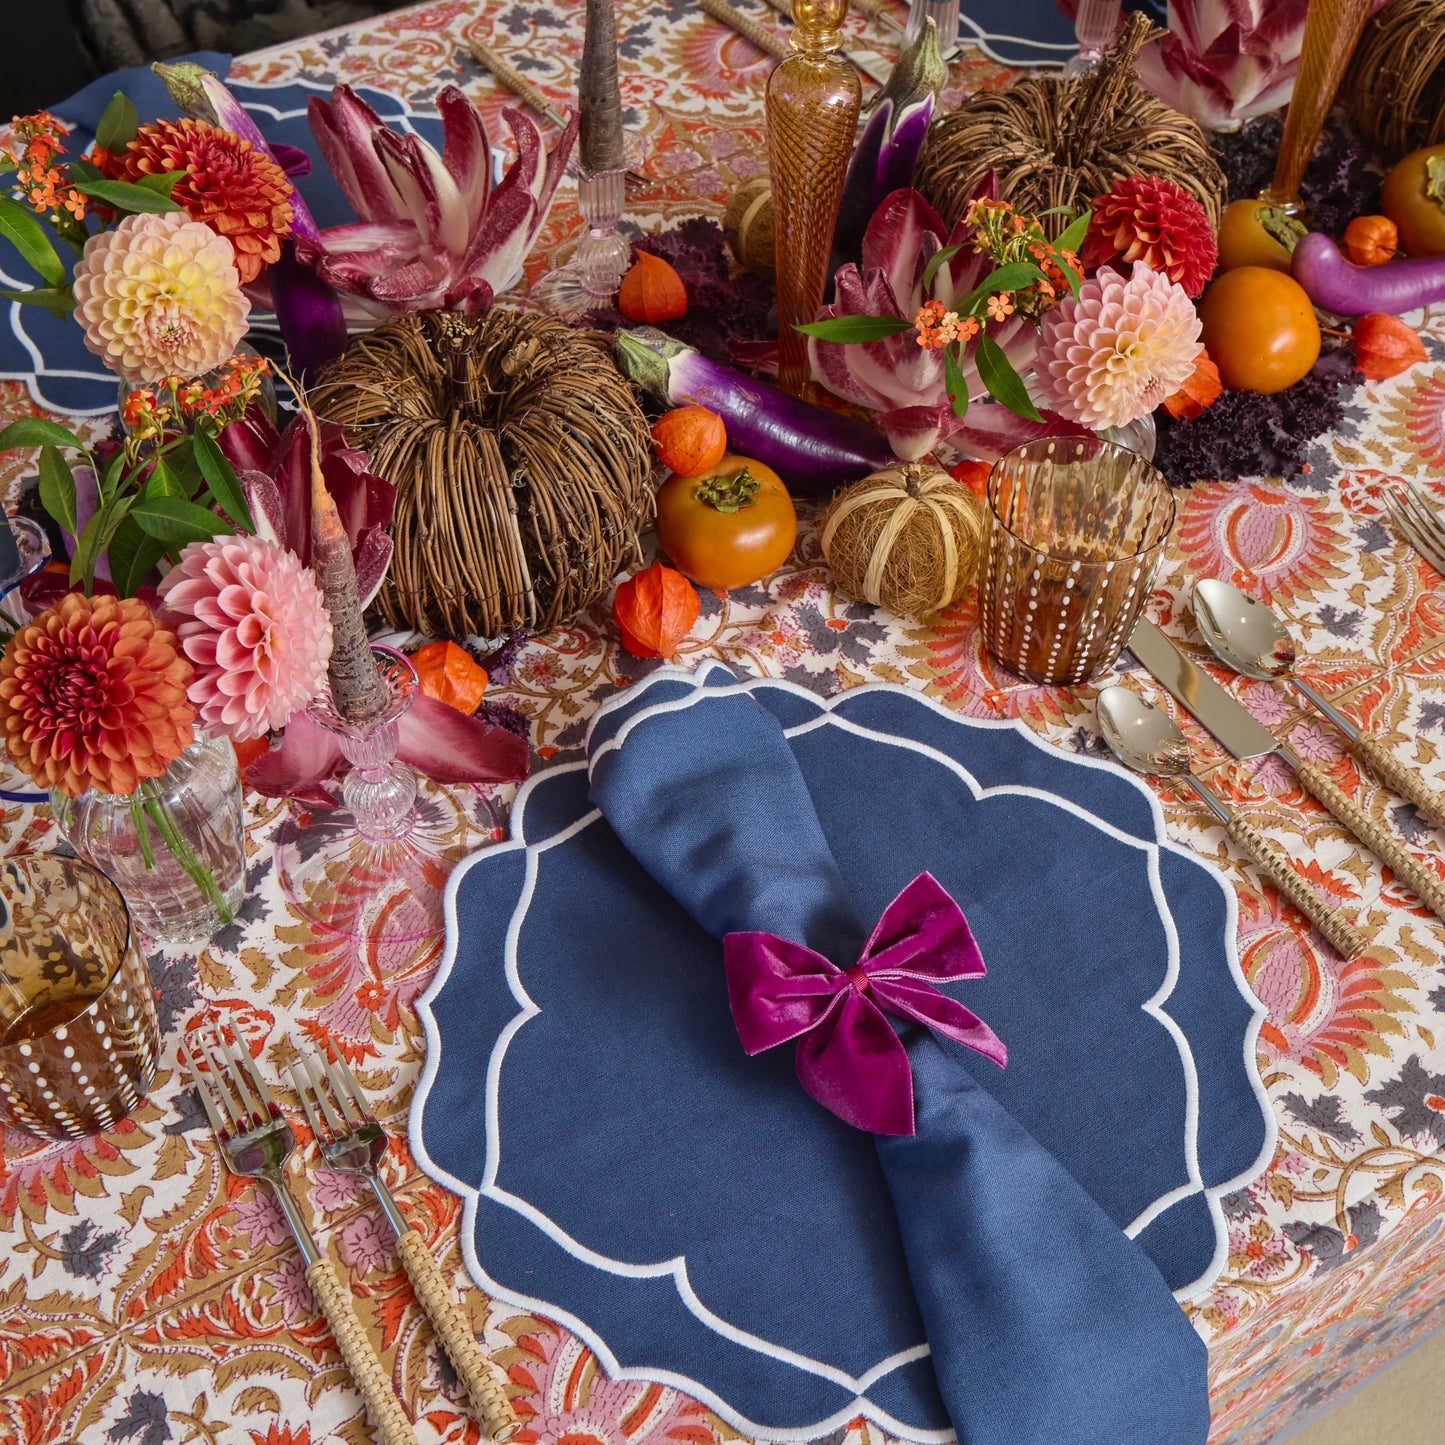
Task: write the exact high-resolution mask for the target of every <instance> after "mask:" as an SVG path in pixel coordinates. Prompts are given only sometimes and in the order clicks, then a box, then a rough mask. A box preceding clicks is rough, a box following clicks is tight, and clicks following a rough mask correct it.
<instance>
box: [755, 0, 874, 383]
mask: <svg viewBox="0 0 1445 1445" xmlns="http://www.w3.org/2000/svg"><path fill="white" fill-rule="evenodd" d="M847 13H848V0H793V54H792V55H790V56H789V57H788V58H787V59H786V60H784V61H782V62H781V64H779V66H778V68H777V69H776V70H774V71H773V73H772V75H771V76H770V77H769V78H768V100H767V114H768V165H769V169H770V171H771V173H772V184H773V228H774V235H775V237H776V241H777V276H778V380H779V382H780V383H781V384H782V386H783V387H784V388H786V389H787V390H788V391H791V392H793V393H794V394H795V395H796V394H800V393H801V392H802V391H803V389H804V387H805V386H806V385H807V382H808V355H807V338H806V337H804V336H802V335H800V334H799V333H798V332H797V331H795V330H794V329H793V328H794V326H795V325H796V324H798V323H799V322H807V321H811V320H812V319H813V316H814V313H815V312H816V311H817V309H818V307H819V305H820V304H821V303H822V300H823V287H824V284H825V283H826V281H827V276H828V253H829V251H830V250H831V248H832V244H833V223H834V221H836V220H837V216H838V200H839V197H840V196H841V195H842V192H843V177H844V174H845V173H846V171H847V169H848V157H849V156H850V155H851V154H852V152H853V140H854V136H855V134H856V131H857V126H858V108H859V105H860V104H861V102H862V91H861V88H860V87H859V84H858V72H857V71H856V70H854V68H853V67H852V65H850V64H849V63H848V62H847V61H846V60H844V59H843V58H842V56H840V55H837V54H836V53H835V52H836V50H837V48H838V45H839V43H840V41H841V40H842V34H841V31H840V29H839V27H840V26H841V25H842V23H843V17H844V16H845V15H847Z"/></svg>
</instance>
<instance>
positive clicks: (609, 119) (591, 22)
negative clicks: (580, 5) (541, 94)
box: [577, 0, 627, 175]
mask: <svg viewBox="0 0 1445 1445" xmlns="http://www.w3.org/2000/svg"><path fill="white" fill-rule="evenodd" d="M577 90H578V101H579V104H580V108H581V112H582V114H581V139H582V156H581V163H582V174H583V175H596V174H597V173H598V172H599V171H621V170H625V169H626V168H627V161H626V159H625V157H624V156H623V152H622V92H621V90H620V89H619V88H618V84H617V10H616V8H615V7H614V5H613V0H587V33H586V37H585V38H584V39H583V42H582V74H581V76H580V78H579V80H578V88H577Z"/></svg>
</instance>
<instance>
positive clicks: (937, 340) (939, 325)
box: [913, 301, 978, 351]
mask: <svg viewBox="0 0 1445 1445" xmlns="http://www.w3.org/2000/svg"><path fill="white" fill-rule="evenodd" d="M913 324H914V325H915V326H916V327H917V328H918V344H919V345H920V346H921V347H922V348H923V349H924V350H925V351H937V350H939V349H940V348H942V347H944V346H949V345H952V343H953V342H955V341H972V340H973V338H974V337H975V336H977V335H978V322H977V321H975V320H974V319H973V317H972V316H960V315H959V314H958V312H957V311H949V310H947V309H946V308H945V307H944V304H943V302H942V301H925V302H924V303H923V305H922V306H920V307H919V308H918V313H917V315H915V316H914V318H913Z"/></svg>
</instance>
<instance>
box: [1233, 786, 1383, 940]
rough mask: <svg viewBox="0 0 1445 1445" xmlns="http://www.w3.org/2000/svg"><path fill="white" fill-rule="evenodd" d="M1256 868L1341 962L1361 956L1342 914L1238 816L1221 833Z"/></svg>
mask: <svg viewBox="0 0 1445 1445" xmlns="http://www.w3.org/2000/svg"><path fill="white" fill-rule="evenodd" d="M1224 831H1225V832H1226V833H1228V834H1229V836H1230V837H1231V838H1232V839H1233V840H1234V842H1235V843H1237V844H1238V845H1239V847H1240V848H1241V849H1242V850H1243V851H1244V852H1245V853H1247V854H1248V855H1249V856H1250V857H1251V858H1252V859H1253V860H1254V861H1255V863H1256V864H1257V865H1258V867H1259V870H1260V872H1261V873H1263V874H1264V876H1265V877H1266V878H1268V879H1269V881H1270V882H1271V883H1273V884H1274V886H1275V887H1276V888H1278V889H1279V891H1280V892H1281V893H1282V894H1284V896H1285V897H1286V898H1288V899H1289V901H1290V902H1291V903H1293V904H1294V906H1295V907H1296V908H1298V909H1299V911H1300V912H1301V913H1303V914H1304V916H1305V917H1306V918H1308V919H1309V921H1310V922H1311V923H1313V924H1314V926H1315V927H1316V928H1318V929H1319V931H1320V932H1321V933H1323V934H1324V936H1325V937H1326V938H1327V939H1329V941H1330V942H1331V943H1332V944H1333V945H1334V947H1335V950H1336V952H1338V953H1339V954H1340V955H1341V956H1342V957H1343V958H1353V957H1354V956H1355V955H1356V954H1357V953H1362V952H1364V949H1365V940H1364V939H1363V938H1362V937H1361V936H1360V935H1359V934H1358V933H1357V932H1356V931H1355V929H1354V927H1353V926H1352V925H1351V924H1350V923H1349V922H1348V920H1347V919H1345V917H1344V916H1343V915H1342V914H1339V913H1336V912H1335V911H1334V909H1333V908H1332V907H1331V906H1330V905H1329V903H1327V902H1326V901H1325V900H1324V899H1323V898H1321V897H1320V895H1319V894H1318V893H1316V892H1315V890H1314V889H1313V888H1311V887H1310V885H1309V884H1308V883H1306V882H1305V880H1304V879H1303V878H1301V877H1300V875H1299V874H1298V873H1296V872H1295V870H1294V869H1293V868H1292V867H1291V866H1290V861H1289V859H1288V858H1286V857H1285V855H1284V854H1283V853H1281V852H1280V851H1279V849H1278V848H1276V847H1275V846H1274V844H1273V843H1271V842H1270V841H1269V839H1268V838H1266V837H1265V836H1264V834H1263V833H1261V832H1260V831H1259V830H1258V829H1257V828H1256V827H1255V826H1254V825H1253V824H1252V823H1249V822H1247V821H1246V820H1245V819H1244V818H1242V817H1240V815H1239V814H1238V813H1236V814H1235V815H1234V817H1233V818H1231V819H1230V821H1229V824H1228V826H1227V827H1226V828H1225V830H1224Z"/></svg>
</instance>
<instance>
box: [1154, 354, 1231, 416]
mask: <svg viewBox="0 0 1445 1445" xmlns="http://www.w3.org/2000/svg"><path fill="white" fill-rule="evenodd" d="M1223 390H1224V387H1223V386H1222V385H1221V384H1220V380H1219V368H1218V367H1217V366H1216V365H1215V364H1214V361H1213V359H1212V358H1211V357H1210V355H1209V353H1208V352H1207V351H1205V350H1204V348H1203V347H1200V349H1199V358H1198V360H1197V361H1195V363H1194V372H1193V374H1192V375H1191V376H1190V378H1189V380H1188V381H1186V382H1185V383H1184V385H1183V386H1181V387H1180V388H1179V390H1178V391H1176V392H1175V393H1174V395H1173V396H1166V397H1165V398H1164V407H1165V410H1167V411H1168V413H1169V415H1170V416H1172V417H1183V418H1184V419H1185V420H1186V421H1192V420H1193V419H1194V418H1195V417H1196V416H1198V415H1199V413H1200V412H1202V411H1203V410H1204V409H1205V407H1207V406H1213V405H1214V403H1215V402H1216V401H1218V400H1219V397H1220V393H1221V392H1223Z"/></svg>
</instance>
